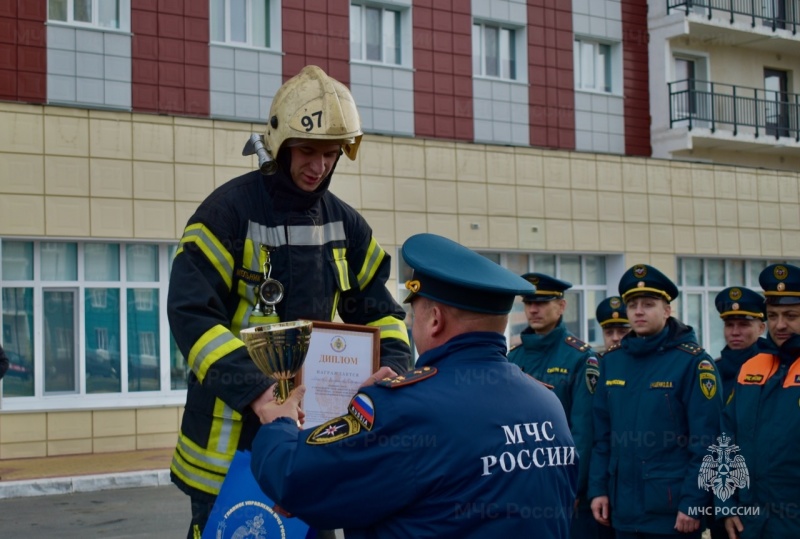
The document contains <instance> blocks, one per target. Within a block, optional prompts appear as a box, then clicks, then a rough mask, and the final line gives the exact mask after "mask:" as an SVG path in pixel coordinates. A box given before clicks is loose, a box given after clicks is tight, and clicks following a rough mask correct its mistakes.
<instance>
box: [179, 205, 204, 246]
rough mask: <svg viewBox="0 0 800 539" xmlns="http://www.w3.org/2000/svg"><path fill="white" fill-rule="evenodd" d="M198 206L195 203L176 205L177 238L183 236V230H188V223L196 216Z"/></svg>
mask: <svg viewBox="0 0 800 539" xmlns="http://www.w3.org/2000/svg"><path fill="white" fill-rule="evenodd" d="M197 206H198V205H197V204H195V203H194V202H176V203H175V234H176V236H175V237H176V238H178V237H180V236H182V235H183V229H184V228H186V223H188V222H189V218H190V217H191V216H192V215H194V212H195V210H197Z"/></svg>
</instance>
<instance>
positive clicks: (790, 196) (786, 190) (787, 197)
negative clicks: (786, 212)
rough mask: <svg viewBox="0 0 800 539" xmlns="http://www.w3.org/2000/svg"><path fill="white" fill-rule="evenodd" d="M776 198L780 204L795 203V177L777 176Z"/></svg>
mask: <svg viewBox="0 0 800 539" xmlns="http://www.w3.org/2000/svg"><path fill="white" fill-rule="evenodd" d="M778 198H779V200H780V201H781V202H785V203H791V204H796V203H797V176H796V175H785V174H781V175H778Z"/></svg>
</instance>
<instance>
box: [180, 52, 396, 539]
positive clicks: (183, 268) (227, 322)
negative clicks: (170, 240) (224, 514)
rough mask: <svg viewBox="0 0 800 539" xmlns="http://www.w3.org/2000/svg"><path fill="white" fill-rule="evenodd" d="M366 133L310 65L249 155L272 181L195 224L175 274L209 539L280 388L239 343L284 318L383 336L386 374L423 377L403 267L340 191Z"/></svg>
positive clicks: (183, 450)
mask: <svg viewBox="0 0 800 539" xmlns="http://www.w3.org/2000/svg"><path fill="white" fill-rule="evenodd" d="M361 137H362V131H361V122H360V119H359V115H358V110H357V109H356V106H355V103H354V102H353V97H352V95H351V94H350V91H349V90H348V89H347V88H346V87H345V86H344V85H343V84H341V83H339V82H338V81H336V80H335V79H332V78H331V77H329V76H328V75H327V74H326V73H325V72H324V71H323V70H322V69H320V68H319V67H316V66H306V67H305V68H303V70H302V71H301V72H300V73H299V74H298V75H296V76H295V77H293V78H291V79H289V80H288V81H286V83H284V85H283V86H282V87H281V88H280V89H279V90H278V92H277V93H276V94H275V97H274V99H273V101H272V106H271V108H270V113H269V118H268V119H267V127H266V133H265V136H264V137H261V136H260V135H253V136H252V137H251V138H250V141H249V142H248V143H247V146H245V151H244V152H243V153H244V154H245V155H247V154H251V153H255V154H257V155H258V162H259V170H254V171H252V172H250V173H247V174H245V175H243V176H240V177H238V178H234V179H232V180H230V181H229V182H227V183H225V184H224V185H222V186H220V187H219V188H217V189H216V190H215V191H214V192H213V193H211V195H210V196H209V197H208V198H207V199H206V200H205V201H204V202H203V203H202V204H200V206H199V207H198V209H197V210H196V212H195V213H194V215H193V216H192V217H191V218H190V219H189V221H188V223H187V225H186V228H185V230H184V233H183V237H182V238H181V242H180V247H179V248H178V251H177V253H176V255H175V259H174V262H173V266H172V274H171V276H170V285H169V295H168V300H167V312H168V315H169V322H170V328H171V330H172V333H173V335H174V337H175V341H176V342H177V345H178V347H179V348H180V350H181V352H182V353H183V355H184V357H185V358H186V360H187V362H188V364H189V367H190V369H191V372H190V375H189V382H188V390H187V396H186V407H185V411H184V414H183V420H182V424H181V431H180V436H179V439H178V444H177V447H176V449H175V453H174V456H173V460H172V464H171V466H170V472H171V478H172V481H173V482H174V483H176V484H177V485H178V487H179V488H180V489H181V490H183V491H184V492H185V493H186V494H188V495H189V496H190V497H191V502H192V524H191V527H190V530H189V537H200V535H201V534H202V530H203V527H204V526H205V523H206V521H207V519H208V514H209V512H210V510H211V507H212V506H213V503H214V500H215V499H216V496H217V494H218V493H219V489H220V486H221V485H222V482H223V480H224V478H225V475H226V473H227V470H228V467H229V465H230V462H231V460H232V458H233V455H234V453H235V452H236V450H237V449H249V448H250V445H251V442H252V440H253V437H254V436H255V434H256V432H257V430H258V426H259V424H260V421H259V417H260V415H261V413H263V410H264V407H265V405H266V404H267V403H269V402H270V401H271V400H272V399H273V391H272V386H273V383H274V381H273V380H271V379H269V378H267V377H266V376H264V375H263V374H262V373H261V371H259V370H258V368H257V367H256V365H255V364H254V363H253V362H252V360H251V359H250V356H249V355H248V352H247V349H246V347H245V345H244V343H243V342H242V341H241V340H240V339H239V332H240V330H241V329H243V328H246V327H251V326H255V325H260V324H264V323H269V322H275V321H278V320H282V321H292V320H298V319H309V320H323V321H331V320H333V319H334V317H335V316H336V315H337V314H338V315H339V317H340V318H341V320H342V321H344V322H346V323H351V324H361V325H368V326H373V327H378V328H380V336H381V365H382V366H383V368H382V369H381V371H379V372H382V373H384V374H391V373H396V374H402V373H404V372H406V371H407V370H408V369H409V368H410V367H411V354H410V349H409V340H408V332H407V329H406V326H405V324H404V323H403V318H404V316H405V314H404V311H403V309H402V308H401V307H400V306H399V304H398V303H397V302H396V301H395V300H394V298H393V297H392V296H391V294H390V293H389V291H388V290H387V288H386V281H387V279H388V278H389V273H390V268H391V264H390V257H389V254H388V253H386V252H385V251H384V250H383V249H382V248H381V246H380V245H379V244H378V242H377V241H376V240H375V238H374V237H373V235H372V230H371V229H370V227H369V225H368V224H367V222H366V221H365V220H364V218H363V217H362V216H361V215H359V214H358V213H357V212H356V211H355V210H354V209H353V208H352V207H350V206H349V205H348V204H346V203H345V202H343V201H342V200H340V199H339V198H337V197H336V196H335V195H334V194H332V193H331V192H330V191H329V190H328V188H329V185H330V182H331V177H332V175H333V171H334V169H335V167H336V163H337V162H338V159H339V157H340V156H341V154H342V153H344V154H345V155H346V156H347V157H348V158H349V159H351V160H354V159H355V158H356V154H357V152H358V149H359V144H360V142H361Z"/></svg>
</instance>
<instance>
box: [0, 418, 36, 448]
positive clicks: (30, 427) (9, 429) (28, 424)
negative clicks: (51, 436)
mask: <svg viewBox="0 0 800 539" xmlns="http://www.w3.org/2000/svg"><path fill="white" fill-rule="evenodd" d="M0 433H2V436H3V439H2V443H4V444H9V443H20V442H43V441H45V440H47V414H46V413H44V412H35V413H29V414H8V413H6V414H2V415H0Z"/></svg>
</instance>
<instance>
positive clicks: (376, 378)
mask: <svg viewBox="0 0 800 539" xmlns="http://www.w3.org/2000/svg"><path fill="white" fill-rule="evenodd" d="M395 376H397V373H396V372H394V371H393V370H392V368H391V367H381V368H380V369H378V371H377V372H375V373H373V375H372V376H370V377H369V378H367V379H366V380H364V383H363V384H361V385H360V386H359V387H367V386H371V385H372V384H374V383H375V382H380V381H381V380H383V379H384V378H394V377H395Z"/></svg>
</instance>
